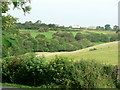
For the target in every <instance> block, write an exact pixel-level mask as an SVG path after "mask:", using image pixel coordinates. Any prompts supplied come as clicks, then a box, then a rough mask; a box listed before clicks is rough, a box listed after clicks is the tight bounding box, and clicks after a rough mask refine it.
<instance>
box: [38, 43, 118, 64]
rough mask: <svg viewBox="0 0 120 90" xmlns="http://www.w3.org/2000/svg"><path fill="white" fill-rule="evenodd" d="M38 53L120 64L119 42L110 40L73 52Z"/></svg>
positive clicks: (52, 56)
mask: <svg viewBox="0 0 120 90" xmlns="http://www.w3.org/2000/svg"><path fill="white" fill-rule="evenodd" d="M93 48H96V49H97V50H93V51H90V49H93ZM36 54H37V55H44V56H46V57H47V58H48V59H50V58H54V56H55V55H59V56H65V57H69V58H70V59H73V60H74V61H80V60H95V61H97V62H99V63H102V64H107V65H108V64H109V65H118V42H110V43H105V44H100V45H95V46H93V47H89V48H85V49H82V50H77V51H73V52H54V53H50V52H48V53H47V52H46V53H43V54H42V53H40V54H39V52H37V53H36Z"/></svg>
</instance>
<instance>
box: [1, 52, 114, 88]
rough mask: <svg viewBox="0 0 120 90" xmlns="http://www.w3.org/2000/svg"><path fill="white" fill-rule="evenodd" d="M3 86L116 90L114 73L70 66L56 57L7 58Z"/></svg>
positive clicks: (87, 65) (91, 65) (99, 66)
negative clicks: (106, 89)
mask: <svg viewBox="0 0 120 90" xmlns="http://www.w3.org/2000/svg"><path fill="white" fill-rule="evenodd" d="M2 63H3V64H2V67H3V68H2V76H3V81H4V82H10V83H16V84H23V85H30V86H40V87H44V88H53V87H54V88H56V87H57V88H62V87H64V88H115V87H116V86H115V81H116V73H115V72H116V70H115V68H114V66H107V65H102V64H99V63H96V62H95V61H88V60H87V61H85V60H82V61H80V62H73V61H72V60H70V59H69V58H66V57H58V56H56V57H55V58H54V59H51V60H49V62H48V61H47V59H46V58H44V57H35V55H34V54H26V55H23V56H18V57H8V58H5V59H3V62H2Z"/></svg>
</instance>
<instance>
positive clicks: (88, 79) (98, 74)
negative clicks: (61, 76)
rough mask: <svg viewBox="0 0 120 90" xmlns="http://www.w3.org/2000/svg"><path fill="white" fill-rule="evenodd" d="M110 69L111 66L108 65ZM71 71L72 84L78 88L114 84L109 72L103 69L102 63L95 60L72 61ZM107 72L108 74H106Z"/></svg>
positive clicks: (110, 85)
mask: <svg viewBox="0 0 120 90" xmlns="http://www.w3.org/2000/svg"><path fill="white" fill-rule="evenodd" d="M108 70H111V67H108ZM71 72H72V78H73V81H74V83H73V86H74V87H78V88H111V87H112V88H114V87H115V84H114V81H113V79H114V80H115V78H111V76H112V75H111V74H113V73H114V70H111V71H110V72H109V71H107V69H105V67H104V65H102V64H99V63H96V62H95V61H85V60H83V61H80V62H76V63H74V67H73V70H72V71H71ZM108 73H109V74H108Z"/></svg>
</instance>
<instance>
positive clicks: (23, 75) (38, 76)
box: [2, 54, 47, 86]
mask: <svg viewBox="0 0 120 90" xmlns="http://www.w3.org/2000/svg"><path fill="white" fill-rule="evenodd" d="M6 63H7V64H6ZM46 68H47V63H46V62H45V58H44V57H39V58H37V57H35V55H34V54H27V55H23V56H18V57H14V58H9V61H8V60H7V59H4V60H3V73H2V74H3V80H4V81H5V78H4V77H7V78H9V81H10V82H12V83H17V84H24V85H31V86H32V85H34V86H36V85H41V84H43V83H46V77H45V71H46Z"/></svg>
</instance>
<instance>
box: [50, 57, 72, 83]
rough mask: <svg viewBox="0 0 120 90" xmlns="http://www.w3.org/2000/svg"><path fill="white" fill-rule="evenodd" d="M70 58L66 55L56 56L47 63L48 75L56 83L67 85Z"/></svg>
mask: <svg viewBox="0 0 120 90" xmlns="http://www.w3.org/2000/svg"><path fill="white" fill-rule="evenodd" d="M72 65H73V62H72V60H69V59H68V58H66V57H58V56H56V57H55V59H53V60H52V61H51V62H50V64H49V70H48V71H49V72H48V75H49V76H50V78H52V79H53V80H52V82H53V83H56V84H58V85H69V81H71V80H70V75H71V73H70V72H71V67H72Z"/></svg>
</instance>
